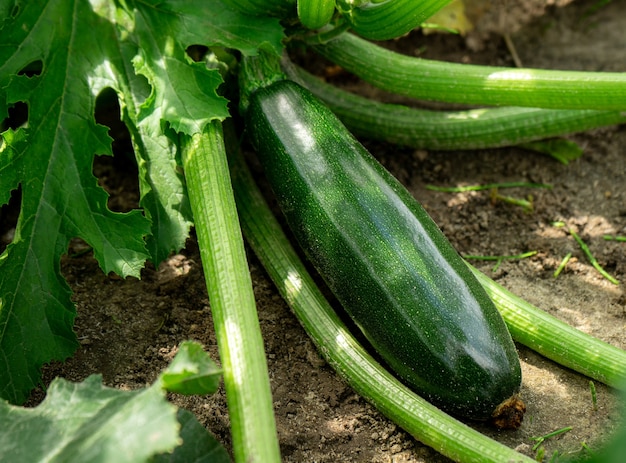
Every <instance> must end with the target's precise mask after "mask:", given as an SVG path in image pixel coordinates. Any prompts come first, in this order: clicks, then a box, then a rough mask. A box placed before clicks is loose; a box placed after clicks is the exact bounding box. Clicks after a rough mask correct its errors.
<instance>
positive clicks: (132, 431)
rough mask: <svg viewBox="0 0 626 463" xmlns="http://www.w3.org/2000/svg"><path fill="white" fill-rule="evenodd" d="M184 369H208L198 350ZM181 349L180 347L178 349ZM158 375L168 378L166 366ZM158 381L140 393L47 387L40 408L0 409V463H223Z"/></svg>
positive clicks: (93, 384) (90, 384) (87, 385)
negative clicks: (18, 462)
mask: <svg viewBox="0 0 626 463" xmlns="http://www.w3.org/2000/svg"><path fill="white" fill-rule="evenodd" d="M188 344H190V345H192V346H193V347H194V348H196V353H195V355H194V356H193V358H190V357H189V355H188V353H187V352H186V350H188V348H189V346H188V347H187V349H181V351H179V353H178V354H177V355H176V357H175V358H174V360H173V361H172V365H173V364H174V362H176V361H177V359H179V358H182V357H184V358H185V361H186V362H188V363H189V365H193V364H194V363H196V362H197V361H200V364H197V365H196V367H197V368H202V364H205V363H207V362H209V363H212V361H211V359H210V358H209V356H208V355H207V354H206V353H205V352H204V351H202V348H201V346H200V345H199V344H196V343H188ZM181 348H182V346H181ZM172 365H170V367H168V369H167V370H166V371H165V372H164V373H163V374H166V373H167V371H168V370H169V369H170V368H171V366H172ZM161 385H162V383H161V382H160V381H159V380H158V381H157V382H156V383H155V384H153V385H152V386H150V387H147V388H145V389H140V390H135V391H122V390H119V389H113V388H109V387H106V386H103V385H102V377H101V376H99V375H92V376H89V377H88V378H87V379H85V380H84V381H83V382H81V383H71V382H69V381H66V380H64V379H55V380H53V382H52V384H51V385H50V388H49V390H48V394H47V396H46V398H45V399H44V401H43V402H42V403H41V404H40V405H39V406H37V407H35V408H32V409H30V408H22V407H18V406H14V405H9V404H8V403H7V402H6V401H0V427H1V428H2V433H0V447H1V448H2V459H3V461H16V462H17V461H49V462H62V461H89V462H90V463H98V462H101V463H105V462H115V463H139V462H148V461H158V462H170V463H174V462H181V463H182V462H189V461H211V462H214V463H225V462H228V461H229V458H228V454H227V452H226V450H225V449H224V448H223V447H222V446H221V445H220V444H219V443H218V442H217V441H216V440H215V438H214V437H213V436H212V435H211V434H209V433H208V432H207V430H206V429H204V427H203V426H202V425H201V424H200V423H198V421H197V419H196V418H195V417H194V416H193V414H192V413H190V412H188V411H187V410H183V409H178V410H177V409H176V407H175V406H174V405H172V404H170V403H169V402H168V401H167V400H166V398H165V394H166V392H165V390H164V389H163V388H162V387H161Z"/></svg>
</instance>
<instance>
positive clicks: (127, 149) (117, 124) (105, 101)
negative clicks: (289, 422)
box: [93, 88, 139, 212]
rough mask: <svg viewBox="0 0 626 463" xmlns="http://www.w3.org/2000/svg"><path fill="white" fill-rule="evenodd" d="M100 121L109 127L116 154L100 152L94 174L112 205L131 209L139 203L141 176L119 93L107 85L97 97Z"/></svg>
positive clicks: (96, 159)
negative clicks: (123, 120)
mask: <svg viewBox="0 0 626 463" xmlns="http://www.w3.org/2000/svg"><path fill="white" fill-rule="evenodd" d="M94 117H95V119H96V122H97V123H98V124H100V125H104V126H106V127H108V129H109V136H110V137H111V138H112V139H113V142H112V145H111V146H112V151H113V156H96V157H95V159H94V164H93V174H94V175H95V176H96V178H97V179H98V184H99V185H100V186H101V187H102V188H104V190H105V191H106V192H107V193H108V194H109V200H108V204H107V205H108V207H109V209H111V210H112V211H114V212H128V211H130V210H131V209H136V208H138V207H139V178H138V169H137V162H136V161H135V154H134V150H133V145H132V140H131V137H130V132H129V131H128V128H127V127H126V124H124V123H123V122H122V120H121V118H120V104H119V100H118V98H117V93H116V92H115V90H113V89H111V88H105V89H104V90H102V92H100V94H99V95H98V97H97V98H96V107H95V111H94Z"/></svg>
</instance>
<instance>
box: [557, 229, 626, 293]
mask: <svg viewBox="0 0 626 463" xmlns="http://www.w3.org/2000/svg"><path fill="white" fill-rule="evenodd" d="M569 234H570V235H572V238H574V239H575V240H576V242H577V243H578V246H580V249H581V251H582V252H583V253H584V254H585V256H587V259H588V260H589V263H590V264H591V265H592V266H593V268H595V269H596V270H597V271H598V272H599V273H600V275H602V276H603V277H604V278H606V279H607V280H609V281H610V282H611V283H613V284H614V285H619V281H618V280H617V279H616V278H615V277H613V276H611V275H609V274H608V272H607V271H606V270H604V268H602V266H601V265H600V263H599V262H598V260H597V259H596V258H595V256H594V255H593V254H592V252H591V250H590V249H589V246H587V243H585V242H584V241H583V240H582V238H581V237H580V236H578V233H576V232H575V231H574V230H572V229H571V228H570V229H569Z"/></svg>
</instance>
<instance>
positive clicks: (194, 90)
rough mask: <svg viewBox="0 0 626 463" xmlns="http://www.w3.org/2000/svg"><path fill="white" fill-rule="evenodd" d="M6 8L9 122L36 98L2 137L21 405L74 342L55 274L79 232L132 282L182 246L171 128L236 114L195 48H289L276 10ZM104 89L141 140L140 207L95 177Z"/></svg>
mask: <svg viewBox="0 0 626 463" xmlns="http://www.w3.org/2000/svg"><path fill="white" fill-rule="evenodd" d="M120 5H121V6H120ZM0 12H2V13H3V19H2V21H1V22H0V27H1V29H0V37H2V40H1V41H0V120H1V119H3V118H4V117H5V116H6V115H7V113H8V108H9V107H10V106H11V105H13V104H15V103H18V102H24V103H26V104H27V106H28V121H27V123H26V124H25V126H24V127H23V128H20V129H19V130H17V131H12V130H9V131H6V132H5V133H4V134H3V143H2V145H0V205H2V204H6V202H7V201H8V198H9V196H10V194H11V191H13V190H15V189H17V188H21V193H22V196H21V198H22V200H21V213H20V217H19V220H18V224H17V227H16V230H15V238H14V240H13V241H12V243H11V244H10V245H9V246H8V247H7V248H6V250H5V251H4V252H3V254H2V255H1V256H0V397H3V398H7V399H9V400H10V401H12V402H15V403H21V402H23V401H24V400H25V399H26V397H27V395H28V393H29V391H30V389H32V387H34V386H35V385H36V384H37V383H38V382H39V378H40V372H39V369H40V367H41V365H42V364H44V363H47V362H50V361H52V360H63V359H65V358H67V357H68V356H70V355H72V354H73V352H74V350H75V349H76V347H77V345H78V344H77V341H76V337H75V334H74V333H73V331H72V325H73V320H74V317H75V309H74V307H73V305H72V303H71V300H70V290H69V287H68V286H67V284H66V282H65V281H64V279H63V277H62V276H61V274H60V271H59V260H60V256H61V255H62V254H63V253H64V252H66V250H67V246H68V242H69V240H70V239H71V238H73V237H81V238H82V239H84V240H85V241H86V242H87V243H89V245H91V246H92V247H93V251H94V255H95V257H96V258H97V259H98V262H99V263H100V266H101V268H102V270H103V271H104V272H106V273H109V272H115V273H117V274H119V275H121V276H124V277H125V276H128V275H132V276H139V274H140V270H141V268H142V267H143V265H144V262H145V260H146V258H151V259H152V260H153V261H154V262H156V263H158V262H160V261H161V260H162V259H164V258H165V257H166V256H167V254H168V253H169V252H171V251H172V250H178V249H180V248H181V247H182V246H183V245H184V242H185V239H186V238H187V236H188V232H189V227H190V225H191V223H192V217H191V212H190V210H189V206H188V202H187V197H186V192H185V185H184V181H183V177H182V175H181V172H180V166H179V164H178V163H177V160H176V156H177V148H176V146H177V145H176V142H175V138H176V134H175V131H180V132H183V133H186V134H191V133H194V132H196V131H200V130H201V129H202V128H203V127H204V125H206V124H207V123H208V122H209V121H211V120H213V119H216V118H217V119H223V118H225V117H227V116H228V112H227V109H226V108H227V106H226V104H227V102H226V100H224V99H223V98H221V97H219V96H218V95H217V92H216V90H217V87H218V86H219V85H220V84H221V83H222V79H221V77H220V76H219V74H218V73H217V71H215V70H212V69H208V68H206V67H205V66H203V65H201V64H198V63H192V62H191V61H190V60H189V59H188V58H187V56H186V55H185V52H184V51H185V49H186V48H187V47H188V46H189V45H191V44H201V45H206V46H223V47H228V48H235V49H239V50H241V51H242V52H243V53H245V54H253V53H255V51H256V50H257V48H259V47H263V48H265V49H268V50H274V51H275V52H276V53H279V52H280V50H281V39H282V37H283V35H282V34H283V32H282V29H281V27H280V25H279V23H278V21H277V20H276V19H266V18H253V17H249V16H246V15H242V14H239V13H236V12H233V11H231V10H230V9H229V8H228V7H226V5H224V4H223V3H222V2H221V0H211V1H200V0H194V1H189V2H183V1H173V0H170V1H169V2H168V1H158V2H157V1H152V2H136V3H134V2H132V1H128V2H114V1H112V0H111V1H105V0H92V1H91V3H89V2H86V1H79V0H47V1H41V2H24V3H19V4H18V3H17V2H12V1H8V0H0ZM37 67H39V68H40V69H41V70H40V72H38V73H37V72H36V74H35V75H32V74H30V73H27V72H26V70H27V69H31V68H33V69H37ZM107 87H108V88H112V89H114V90H115V92H116V93H117V95H118V97H119V100H120V106H121V108H122V119H123V121H124V122H125V123H126V124H127V126H128V128H129V130H130V133H131V136H132V138H133V144H134V148H135V155H136V157H137V160H138V164H139V172H140V174H139V176H140V179H139V180H140V190H141V203H140V204H141V206H142V207H143V208H144V213H143V214H142V213H141V212H140V211H132V212H129V213H125V214H119V213H113V212H111V211H110V210H109V209H108V208H107V205H106V204H107V195H106V194H105V192H104V191H103V190H102V189H100V188H99V187H98V186H97V182H96V179H95V178H94V176H93V174H92V164H93V159H94V155H96V154H110V153H111V140H110V138H109V136H108V135H107V130H106V128H105V127H103V126H99V125H97V124H96V123H95V120H94V107H95V99H96V97H97V96H98V95H99V94H100V93H101V92H102V90H103V89H105V88H107Z"/></svg>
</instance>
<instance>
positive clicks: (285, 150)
mask: <svg viewBox="0 0 626 463" xmlns="http://www.w3.org/2000/svg"><path fill="white" fill-rule="evenodd" d="M246 130H247V131H248V134H249V136H250V138H251V141H252V143H253V145H254V146H255V148H256V150H257V152H258V155H259V158H260V160H261V162H262V164H263V167H264V169H265V173H266V175H267V178H268V180H269V182H270V184H271V187H272V189H273V191H274V193H275V195H276V198H277V200H278V203H279V205H280V207H281V209H282V211H283V213H284V215H285V218H286V220H287V223H288V225H289V227H290V228H291V230H292V231H293V233H294V235H295V236H296V238H297V240H298V242H299V244H300V245H301V247H302V248H303V250H304V251H305V253H306V254H307V257H308V258H309V259H310V261H311V262H312V263H313V265H314V266H315V268H316V269H317V271H318V272H319V273H320V275H321V276H322V277H323V278H324V280H325V281H326V283H327V284H328V286H329V287H330V289H331V290H332V291H333V293H334V294H335V295H336V297H337V299H338V300H339V301H340V302H341V304H342V305H343V307H344V308H345V310H346V311H347V312H348V314H349V315H350V316H351V317H352V319H353V320H354V322H355V323H356V325H358V327H359V328H360V329H361V330H362V332H363V333H364V335H365V336H366V338H367V339H368V340H369V342H370V343H371V344H372V346H373V347H374V349H375V350H376V351H377V352H378V353H379V354H380V356H381V357H382V358H383V359H384V361H385V362H386V363H387V364H388V365H389V366H390V367H391V369H392V370H394V371H395V372H396V374H397V375H398V376H399V377H400V378H401V379H402V380H403V381H404V382H405V383H406V384H407V385H408V386H409V387H411V388H412V389H414V390H415V391H416V392H418V393H419V394H420V395H422V396H423V397H425V398H427V399H428V400H430V401H431V402H432V403H434V404H435V405H437V406H439V407H440V408H442V409H444V410H446V411H448V412H450V413H453V414H456V415H459V416H463V417H467V418H470V419H476V420H488V419H492V418H494V412H495V410H496V409H497V408H502V407H499V406H500V405H501V404H502V403H507V406H506V407H504V409H503V410H499V412H503V413H504V414H505V415H506V416H508V415H509V414H512V416H513V423H512V424H507V423H505V422H501V421H500V422H498V425H499V426H500V427H516V426H517V425H519V423H521V418H522V416H523V408H524V406H523V403H521V401H519V400H518V399H517V393H518V391H519V388H520V383H521V371H520V365H519V358H518V356H517V353H516V350H515V346H514V344H513V341H512V339H511V336H510V334H509V332H508V331H507V328H506V326H505V324H504V322H503V320H502V318H501V316H500V314H499V313H498V312H497V310H496V308H495V306H494V305H493V303H492V302H491V300H490V299H489V297H488V296H487V294H486V293H485V291H484V290H483V288H482V287H481V285H480V284H479V283H478V281H477V280H476V278H475V277H474V276H473V275H472V273H471V272H470V271H469V269H468V267H467V266H466V265H465V263H464V262H463V260H462V259H461V257H460V256H459V255H458V253H457V252H456V251H455V249H454V248H453V247H452V245H451V244H450V243H449V241H448V240H447V239H446V238H445V236H444V235H443V233H442V232H441V231H440V230H439V228H438V227H437V225H436V224H435V223H434V222H433V221H432V219H431V218H430V217H429V216H428V214H427V213H426V211H425V210H424V209H423V208H422V207H421V206H420V204H419V203H418V202H417V201H416V200H415V199H414V198H413V197H412V196H411V194H410V193H409V192H408V191H407V190H406V189H405V188H404V187H403V186H402V185H401V184H400V183H399V182H398V181H397V180H396V179H395V178H394V177H393V176H392V175H391V174H389V173H388V172H387V171H386V170H385V169H384V168H383V167H382V166H381V165H380V164H379V163H378V162H377V161H376V160H375V159H374V158H373V157H372V156H371V154H369V153H368V151H367V150H366V149H365V148H364V147H363V146H362V145H361V144H360V143H359V142H358V141H357V140H356V139H355V138H354V137H353V136H352V135H351V134H350V132H349V131H348V130H347V129H346V128H345V127H344V126H343V125H342V124H341V122H340V121H339V120H338V119H337V118H336V117H335V116H334V114H333V113H332V112H331V111H330V110H329V109H328V108H327V107H326V106H324V105H323V104H322V103H321V102H319V100H317V99H316V97H314V96H313V95H312V94H311V93H309V92H308V91H307V90H305V89H304V88H302V87H301V86H299V85H298V84H296V83H294V82H291V81H288V80H280V81H278V82H274V83H271V84H269V85H267V86H265V87H263V86H261V88H260V89H258V90H257V91H256V92H253V93H252V95H250V97H249V106H248V109H247V111H246ZM511 398H513V399H512V400H509V401H508V402H507V400H508V399H511Z"/></svg>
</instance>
